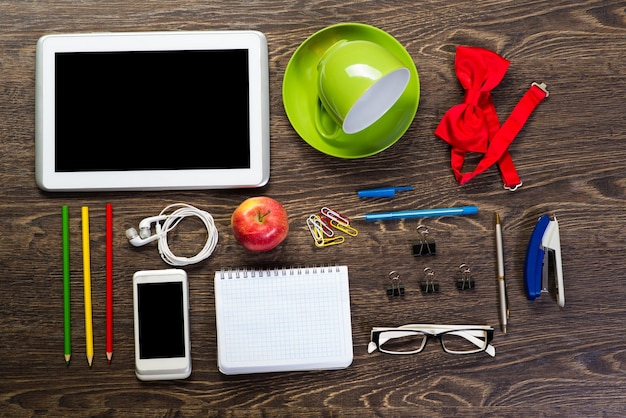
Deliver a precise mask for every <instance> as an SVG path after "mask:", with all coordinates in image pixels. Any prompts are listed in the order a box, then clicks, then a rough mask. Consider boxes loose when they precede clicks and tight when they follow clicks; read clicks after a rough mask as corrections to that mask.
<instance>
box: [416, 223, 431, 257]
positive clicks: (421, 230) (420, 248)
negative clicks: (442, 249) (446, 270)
mask: <svg viewBox="0 0 626 418" xmlns="http://www.w3.org/2000/svg"><path fill="white" fill-rule="evenodd" d="M416 229H417V233H418V234H419V236H420V239H419V241H417V242H414V243H413V257H422V256H427V255H435V253H436V248H435V241H433V240H432V239H430V238H428V228H426V227H425V226H424V225H418V226H417V228H416Z"/></svg>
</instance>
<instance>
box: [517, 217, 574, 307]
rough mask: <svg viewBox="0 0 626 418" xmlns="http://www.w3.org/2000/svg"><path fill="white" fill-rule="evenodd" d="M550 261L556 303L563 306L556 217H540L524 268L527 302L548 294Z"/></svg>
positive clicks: (563, 291) (561, 265)
mask: <svg viewBox="0 0 626 418" xmlns="http://www.w3.org/2000/svg"><path fill="white" fill-rule="evenodd" d="M550 259H552V261H553V264H554V276H555V282H556V302H557V304H558V305H559V306H560V307H563V306H565V290H564V287H563V261H562V259H561V238H560V234H559V223H558V222H557V220H556V216H553V217H552V219H550V217H549V216H548V215H542V216H541V217H539V220H538V221H537V225H535V229H534V230H533V233H532V235H531V236H530V241H529V243H528V249H527V251H526V262H525V266H524V281H525V283H526V293H527V296H528V299H529V300H535V299H536V298H537V297H539V295H540V294H541V293H548V292H549V290H548V265H549V261H550Z"/></svg>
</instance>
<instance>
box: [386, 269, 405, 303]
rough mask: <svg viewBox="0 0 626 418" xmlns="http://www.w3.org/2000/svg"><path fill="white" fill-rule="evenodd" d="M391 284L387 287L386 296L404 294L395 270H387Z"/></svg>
mask: <svg viewBox="0 0 626 418" xmlns="http://www.w3.org/2000/svg"><path fill="white" fill-rule="evenodd" d="M389 279H390V280H391V286H388V287H387V296H389V297H393V296H404V285H402V284H400V275H399V274H398V273H396V272H395V271H391V272H389Z"/></svg>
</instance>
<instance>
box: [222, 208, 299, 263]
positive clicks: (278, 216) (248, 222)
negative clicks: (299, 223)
mask: <svg viewBox="0 0 626 418" xmlns="http://www.w3.org/2000/svg"><path fill="white" fill-rule="evenodd" d="M230 221H231V225H232V228H233V233H234V234H235V239H236V240H237V241H238V242H239V243H240V244H241V245H243V246H244V247H245V248H247V249H248V250H250V251H256V252H262V251H269V250H271V249H272V248H275V247H276V246H277V245H278V244H280V243H281V242H283V240H284V239H285V238H286V237H287V233H288V232H289V219H288V218H287V211H285V208H284V207H283V205H282V204H281V203H280V202H279V201H277V200H275V199H272V198H271V197H267V196H257V197H251V198H249V199H246V200H244V201H243V202H242V203H241V204H240V205H239V206H237V208H236V209H235V211H234V212H233V215H232V217H231V219H230Z"/></svg>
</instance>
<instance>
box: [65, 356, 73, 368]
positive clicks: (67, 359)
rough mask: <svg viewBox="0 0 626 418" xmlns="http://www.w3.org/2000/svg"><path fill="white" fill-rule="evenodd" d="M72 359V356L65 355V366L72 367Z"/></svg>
mask: <svg viewBox="0 0 626 418" xmlns="http://www.w3.org/2000/svg"><path fill="white" fill-rule="evenodd" d="M71 357H72V356H71V355H70V354H66V355H65V365H66V366H69V365H70V358H71Z"/></svg>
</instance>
